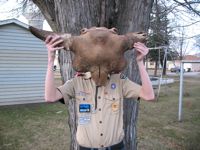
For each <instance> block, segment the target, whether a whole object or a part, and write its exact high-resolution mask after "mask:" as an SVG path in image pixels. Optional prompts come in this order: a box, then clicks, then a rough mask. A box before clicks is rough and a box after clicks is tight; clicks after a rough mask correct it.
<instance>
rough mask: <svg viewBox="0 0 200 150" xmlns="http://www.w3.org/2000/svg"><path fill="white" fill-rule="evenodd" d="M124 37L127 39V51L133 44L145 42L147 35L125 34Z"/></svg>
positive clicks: (143, 33)
mask: <svg viewBox="0 0 200 150" xmlns="http://www.w3.org/2000/svg"><path fill="white" fill-rule="evenodd" d="M125 37H126V38H127V39H128V41H127V42H128V49H132V48H133V44H134V43H136V42H141V43H145V42H146V41H147V34H146V33H145V32H132V33H127V34H126V35H125Z"/></svg>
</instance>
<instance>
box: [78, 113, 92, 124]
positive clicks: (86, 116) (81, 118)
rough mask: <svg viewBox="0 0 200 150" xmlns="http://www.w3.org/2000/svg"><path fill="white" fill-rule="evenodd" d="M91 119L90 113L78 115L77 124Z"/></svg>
mask: <svg viewBox="0 0 200 150" xmlns="http://www.w3.org/2000/svg"><path fill="white" fill-rule="evenodd" d="M90 121H91V115H83V116H80V117H79V124H80V125H86V124H89V123H90Z"/></svg>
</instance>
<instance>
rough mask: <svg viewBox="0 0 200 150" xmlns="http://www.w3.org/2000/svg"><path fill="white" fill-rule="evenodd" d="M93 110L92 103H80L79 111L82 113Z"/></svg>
mask: <svg viewBox="0 0 200 150" xmlns="http://www.w3.org/2000/svg"><path fill="white" fill-rule="evenodd" d="M90 111H91V105H90V104H79V112H80V113H89V112H90Z"/></svg>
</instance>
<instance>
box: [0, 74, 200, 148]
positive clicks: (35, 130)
mask: <svg viewBox="0 0 200 150" xmlns="http://www.w3.org/2000/svg"><path fill="white" fill-rule="evenodd" d="M176 80H177V79H176ZM199 85H200V77H199V78H185V82H184V89H185V92H184V100H183V121H182V122H178V121H177V112H178V90H179V84H178V82H175V83H174V84H170V85H167V86H162V87H161V94H160V97H159V100H158V101H157V102H144V101H141V103H140V108H139V109H140V110H139V117H138V127H137V128H138V150H198V149H200V143H199V141H200V109H199V108H200V86H199ZM69 135H70V133H69V128H68V126H67V111H66V107H65V106H64V105H61V104H60V103H54V104H47V103H43V104H29V105H15V106H3V107H0V150H27V149H31V150H64V149H65V150H68V149H69V142H70V136H69Z"/></svg>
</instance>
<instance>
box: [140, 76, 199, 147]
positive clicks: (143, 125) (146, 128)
mask: <svg viewBox="0 0 200 150" xmlns="http://www.w3.org/2000/svg"><path fill="white" fill-rule="evenodd" d="M199 79H200V78H185V82H184V99H183V120H182V122H178V121H177V118H178V94H179V84H178V82H175V83H174V84H171V85H168V86H163V87H162V90H161V94H160V97H159V99H158V101H157V102H154V103H147V102H144V101H141V104H140V111H139V118H138V149H139V150H199V149H200V142H199V141H200V109H199V108H200V86H199V85H200V80H199Z"/></svg>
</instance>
